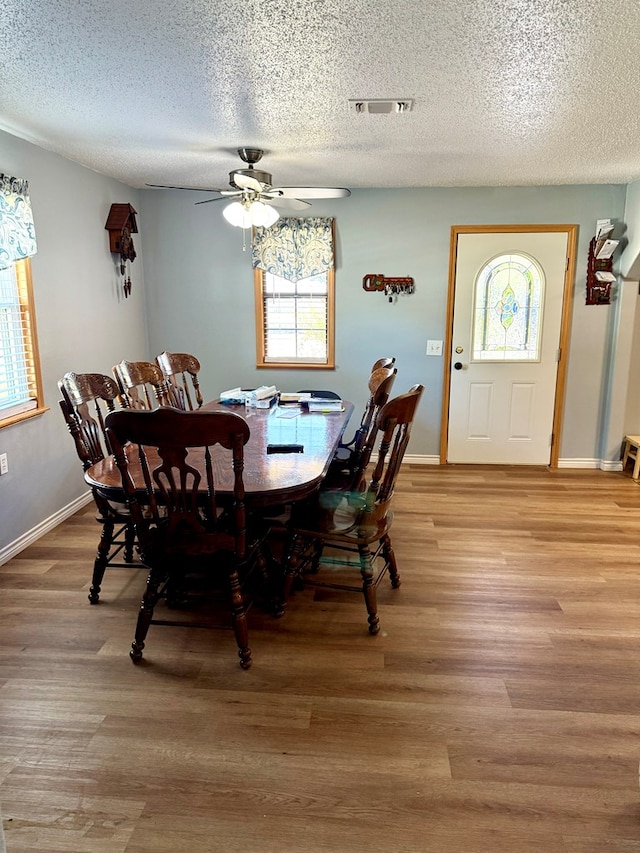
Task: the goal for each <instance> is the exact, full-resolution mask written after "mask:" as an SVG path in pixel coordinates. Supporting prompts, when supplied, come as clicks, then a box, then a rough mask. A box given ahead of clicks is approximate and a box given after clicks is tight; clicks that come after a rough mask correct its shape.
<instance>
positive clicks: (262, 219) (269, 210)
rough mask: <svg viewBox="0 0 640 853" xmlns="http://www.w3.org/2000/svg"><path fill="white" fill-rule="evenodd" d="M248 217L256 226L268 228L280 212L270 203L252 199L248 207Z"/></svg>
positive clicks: (278, 216)
mask: <svg viewBox="0 0 640 853" xmlns="http://www.w3.org/2000/svg"><path fill="white" fill-rule="evenodd" d="M249 218H250V219H251V224H252V225H255V226H256V227H257V228H270V227H271V226H272V225H273V223H274V222H276V220H278V219H279V218H280V214H279V213H278V211H277V210H276V209H275V207H271V205H270V204H264V203H263V202H261V201H254V202H252V204H251V205H250V207H249Z"/></svg>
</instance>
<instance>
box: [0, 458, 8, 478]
mask: <svg viewBox="0 0 640 853" xmlns="http://www.w3.org/2000/svg"><path fill="white" fill-rule="evenodd" d="M8 473H9V459H8V458H7V454H6V453H0V474H8Z"/></svg>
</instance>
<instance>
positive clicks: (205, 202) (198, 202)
mask: <svg viewBox="0 0 640 853" xmlns="http://www.w3.org/2000/svg"><path fill="white" fill-rule="evenodd" d="M233 195H236V196H239V195H242V193H241V192H237V193H233ZM228 197H229V196H226V195H221V196H218V198H205V200H204V201H196V202H195V204H209V202H212V201H226V200H227V198H228Z"/></svg>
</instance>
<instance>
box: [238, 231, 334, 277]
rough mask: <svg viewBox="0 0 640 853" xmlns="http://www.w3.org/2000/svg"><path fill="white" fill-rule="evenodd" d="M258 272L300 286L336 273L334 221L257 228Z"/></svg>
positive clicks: (255, 262) (254, 241)
mask: <svg viewBox="0 0 640 853" xmlns="http://www.w3.org/2000/svg"><path fill="white" fill-rule="evenodd" d="M251 255H252V262H253V267H254V269H261V270H264V271H265V272H270V273H272V274H273V275H277V276H280V278H284V279H286V280H287V281H292V282H297V281H300V279H303V278H309V277H310V276H312V275H317V274H318V273H321V272H326V271H327V270H330V269H333V267H334V252H333V219H331V218H324V217H319V216H316V217H312V216H310V217H308V218H305V219H279V220H278V221H277V222H276V223H275V224H274V225H272V226H271V227H270V228H256V229H254V232H253V238H252V241H251Z"/></svg>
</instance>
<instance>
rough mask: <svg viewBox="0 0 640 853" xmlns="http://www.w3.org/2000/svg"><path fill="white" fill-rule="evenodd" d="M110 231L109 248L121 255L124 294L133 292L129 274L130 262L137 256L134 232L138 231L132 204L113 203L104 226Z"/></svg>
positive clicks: (127, 294)
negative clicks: (133, 237)
mask: <svg viewBox="0 0 640 853" xmlns="http://www.w3.org/2000/svg"><path fill="white" fill-rule="evenodd" d="M104 227H105V229H106V230H107V231H108V232H109V249H110V251H111V252H113V253H114V254H116V255H119V256H120V275H121V276H122V278H123V284H122V288H123V290H124V295H125V296H129V294H130V293H131V276H130V275H129V264H131V263H132V262H133V261H134V260H135V257H136V250H135V249H134V247H133V239H132V237H131V235H132V234H137V233H138V226H137V224H136V211H135V210H134V208H133V207H132V206H131V205H130V204H112V205H111V210H110V211H109V216H108V217H107V224H106V225H105V226H104Z"/></svg>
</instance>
